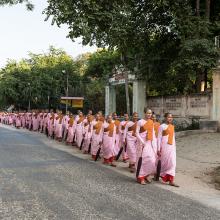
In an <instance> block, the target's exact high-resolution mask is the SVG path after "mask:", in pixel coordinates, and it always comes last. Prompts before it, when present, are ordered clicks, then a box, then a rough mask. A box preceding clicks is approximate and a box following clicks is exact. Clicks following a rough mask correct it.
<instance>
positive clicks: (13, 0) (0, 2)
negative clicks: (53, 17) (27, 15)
mask: <svg viewBox="0 0 220 220" xmlns="http://www.w3.org/2000/svg"><path fill="white" fill-rule="evenodd" d="M23 2H25V3H26V7H27V10H30V11H32V10H33V9H34V5H33V4H32V3H31V2H30V1H29V0H0V6H4V5H16V4H19V3H23Z"/></svg>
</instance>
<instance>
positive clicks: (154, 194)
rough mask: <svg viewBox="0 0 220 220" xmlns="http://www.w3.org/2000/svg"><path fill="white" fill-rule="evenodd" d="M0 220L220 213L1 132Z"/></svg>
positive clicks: (30, 138) (31, 138)
mask: <svg viewBox="0 0 220 220" xmlns="http://www.w3.org/2000/svg"><path fill="white" fill-rule="evenodd" d="M54 144H55V142H54ZM168 187H169V186H168ZM0 219H12V220H16V219H22V220H23V219H25V220H26V219H39V220H43V219H59V220H68V219H74V220H76V219H86V220H87V219H88V220H90V219H95V220H98V219H114V220H115V219H124V220H135V219H142V220H144V219H146V220H147V219H156V220H158V219H166V220H168V219H169V220H173V219H177V220H181V219H187V220H189V219H193V220H199V219H204V220H208V219H211V220H214V219H216V220H219V219H220V212H219V211H217V210H215V209H212V208H209V207H205V206H203V205H202V204H200V203H198V202H195V201H192V200H190V199H187V198H184V197H182V196H179V195H176V194H174V193H172V192H170V191H167V190H164V189H161V188H159V187H157V186H156V185H155V184H154V185H153V184H152V185H146V186H141V185H139V184H137V183H135V181H134V179H132V178H129V177H126V176H123V175H121V174H119V173H116V172H114V171H112V170H110V169H107V168H105V167H104V166H100V165H98V164H96V163H94V162H89V161H86V160H83V159H79V158H77V157H74V156H72V155H70V154H68V153H66V152H63V151H60V150H57V149H54V148H51V147H50V146H48V145H45V144H44V143H43V142H42V140H41V139H40V138H37V137H36V136H35V135H32V134H31V133H30V132H28V131H27V132H21V131H19V130H18V131H17V130H16V131H15V130H14V131H13V130H8V129H5V128H2V127H0Z"/></svg>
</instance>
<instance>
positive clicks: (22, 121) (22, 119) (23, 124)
mask: <svg viewBox="0 0 220 220" xmlns="http://www.w3.org/2000/svg"><path fill="white" fill-rule="evenodd" d="M21 124H22V127H23V128H25V115H24V114H22V116H21Z"/></svg>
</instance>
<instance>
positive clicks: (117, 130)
mask: <svg viewBox="0 0 220 220" xmlns="http://www.w3.org/2000/svg"><path fill="white" fill-rule="evenodd" d="M115 126H116V134H118V133H119V126H120V121H119V120H115Z"/></svg>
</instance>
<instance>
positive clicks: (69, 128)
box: [66, 115, 76, 144]
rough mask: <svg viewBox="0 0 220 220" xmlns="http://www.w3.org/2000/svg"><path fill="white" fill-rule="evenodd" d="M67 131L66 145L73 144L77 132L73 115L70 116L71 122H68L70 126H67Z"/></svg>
mask: <svg viewBox="0 0 220 220" xmlns="http://www.w3.org/2000/svg"><path fill="white" fill-rule="evenodd" d="M66 129H67V139H66V143H67V144H72V143H73V138H74V134H75V130H76V123H75V121H74V118H73V115H70V117H69V120H68V125H67V127H66Z"/></svg>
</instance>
